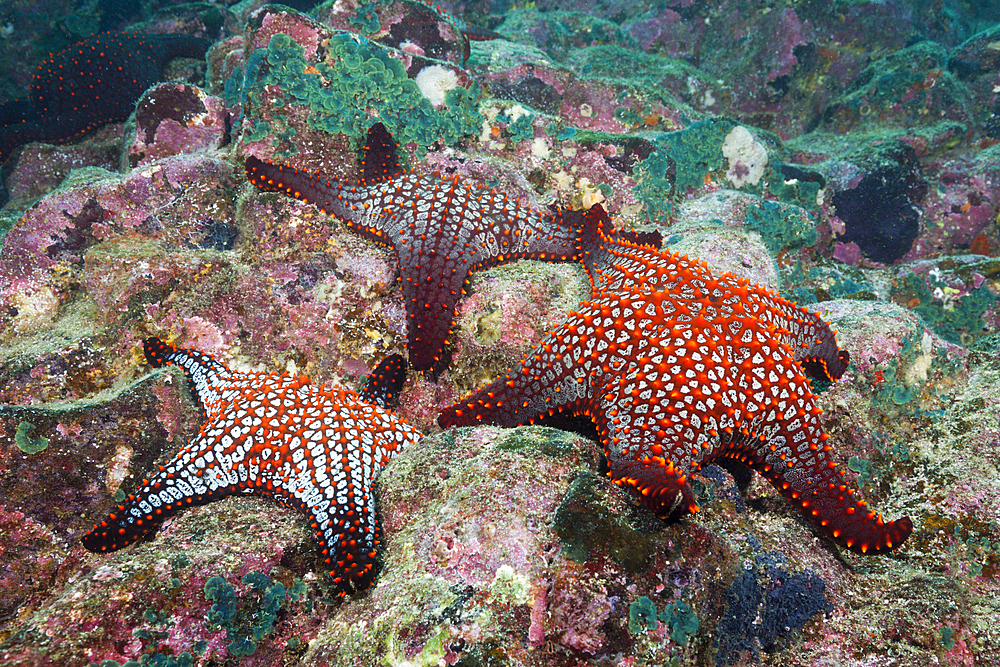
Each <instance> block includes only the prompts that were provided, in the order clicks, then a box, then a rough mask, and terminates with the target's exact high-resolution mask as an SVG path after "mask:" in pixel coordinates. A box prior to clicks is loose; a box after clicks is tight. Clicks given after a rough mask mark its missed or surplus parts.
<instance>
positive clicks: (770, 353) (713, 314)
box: [438, 229, 912, 553]
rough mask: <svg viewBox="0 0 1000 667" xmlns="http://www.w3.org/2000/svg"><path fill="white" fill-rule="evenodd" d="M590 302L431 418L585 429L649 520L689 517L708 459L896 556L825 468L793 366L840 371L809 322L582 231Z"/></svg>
mask: <svg viewBox="0 0 1000 667" xmlns="http://www.w3.org/2000/svg"><path fill="white" fill-rule="evenodd" d="M597 238H598V240H599V243H597V244H596V247H595V248H594V249H593V250H592V252H590V253H588V254H587V255H586V257H585V258H584V264H585V265H586V267H587V269H588V272H589V275H590V278H591V284H592V291H593V293H592V297H591V299H590V300H589V301H586V302H584V303H583V304H582V305H581V306H580V308H579V310H577V311H575V312H572V313H570V314H569V316H568V318H567V320H566V321H565V322H564V323H563V324H561V325H559V326H558V327H557V328H556V329H555V330H554V331H552V332H551V333H550V334H549V335H548V337H547V338H546V339H545V340H544V341H543V342H542V343H541V345H540V346H539V347H538V348H537V349H536V350H534V351H533V352H532V353H530V354H529V355H528V356H527V358H526V359H525V360H524V362H523V364H522V366H521V367H520V368H519V369H518V368H515V369H512V370H511V371H510V373H509V374H507V376H506V377H501V378H498V379H497V380H495V381H494V382H493V383H491V384H489V385H488V386H486V387H483V388H481V389H480V390H478V391H477V392H475V393H473V394H472V395H470V396H468V397H466V398H465V399H463V400H461V401H459V402H458V403H457V404H455V405H453V406H451V407H449V408H447V409H446V410H444V411H443V412H442V413H441V415H440V416H439V418H438V423H439V424H440V425H441V426H442V427H449V426H463V425H472V424H475V423H479V422H485V423H492V424H498V425H501V426H507V427H512V426H517V425H521V424H525V423H530V422H534V421H535V420H536V419H539V418H542V417H545V416H549V415H553V414H555V413H556V412H560V411H566V412H568V413H572V414H575V415H579V416H585V417H588V418H590V419H592V420H593V421H594V422H595V424H596V426H597V430H598V433H599V436H600V439H601V441H602V443H603V446H604V451H605V454H606V456H607V458H608V462H609V464H610V468H611V472H610V475H611V477H612V480H613V481H614V482H615V483H616V484H618V485H621V486H623V487H627V488H629V489H631V490H632V491H633V492H634V493H636V494H637V495H638V497H639V499H640V500H641V501H642V502H643V503H644V504H645V505H646V506H648V507H649V508H650V509H652V510H653V511H654V512H655V513H656V514H657V515H659V516H660V517H663V518H677V517H679V516H681V515H683V514H685V513H687V512H696V511H698V506H697V504H696V503H695V496H694V493H693V492H692V490H691V487H690V485H689V484H688V482H687V480H688V476H689V475H690V474H691V473H692V472H695V471H697V470H699V469H700V468H701V467H703V466H705V465H708V464H709V463H712V462H716V461H717V462H720V463H722V464H730V465H731V464H733V463H736V464H742V465H745V466H749V467H750V468H752V469H754V470H756V471H758V472H759V473H761V474H762V475H763V476H764V477H765V478H766V479H767V480H768V481H770V482H771V484H773V485H774V486H775V487H776V488H777V489H778V491H780V492H781V494H782V495H783V496H785V498H787V499H788V500H790V501H791V502H792V503H793V504H794V505H795V506H797V507H799V508H800V510H801V511H802V512H803V514H804V515H805V516H806V518H808V519H809V520H810V521H811V522H812V523H814V524H815V525H817V526H819V527H820V529H821V530H822V531H823V532H825V533H826V534H827V535H829V536H830V537H831V538H833V540H834V541H835V542H837V543H838V544H841V545H843V546H845V547H847V548H848V549H851V550H853V551H856V552H860V553H869V552H876V553H877V552H883V551H889V550H892V549H894V548H896V547H898V546H899V545H900V544H901V543H902V542H903V540H905V539H906V538H907V536H908V535H909V534H910V532H911V530H912V523H911V521H910V519H909V518H908V517H903V518H901V519H899V520H897V521H892V522H888V523H887V522H885V521H883V519H882V516H881V515H876V513H875V512H872V511H870V510H868V509H867V508H866V505H865V502H864V501H863V500H859V499H858V498H856V497H855V491H854V490H853V489H851V488H850V487H849V486H848V485H847V482H846V480H845V479H844V473H843V471H842V470H839V469H837V467H836V466H837V464H836V463H835V462H833V461H832V460H831V458H830V455H829V451H830V450H831V447H830V446H828V445H826V444H824V443H825V441H826V440H827V438H828V436H827V434H826V433H824V432H823V428H822V424H821V423H820V418H819V416H820V413H821V410H820V409H819V408H818V407H817V406H816V402H815V400H814V397H813V394H812V392H811V389H810V384H809V381H808V380H807V379H806V377H805V375H804V372H803V371H804V369H807V370H809V371H810V373H815V374H817V375H820V374H821V375H823V376H827V377H829V378H831V379H836V378H838V377H839V376H840V374H842V373H843V371H844V369H845V368H846V366H847V362H848V360H849V358H848V355H847V353H846V352H845V351H842V350H839V349H838V348H837V345H836V340H835V338H834V335H833V332H832V331H831V330H830V328H829V327H828V326H827V325H826V324H825V323H824V322H823V321H822V320H821V319H820V318H819V317H817V316H816V315H814V314H812V313H808V312H806V311H804V310H802V309H800V308H797V307H795V305H794V304H792V303H791V302H788V301H786V300H784V299H782V298H781V297H779V296H776V295H774V294H772V293H770V292H768V291H767V290H765V289H763V288H761V287H759V286H756V285H753V284H751V283H749V282H748V281H746V280H744V279H741V278H737V277H735V276H733V275H731V274H725V275H722V276H721V277H719V278H715V277H713V276H712V274H711V273H709V271H708V269H707V267H706V266H705V265H703V264H701V263H699V262H696V261H691V260H689V259H688V258H687V257H680V256H678V255H675V254H670V253H667V252H661V251H659V250H657V249H656V248H654V247H650V246H648V245H638V244H636V243H634V242H633V241H632V240H630V239H628V238H623V237H621V236H617V235H614V234H607V233H605V232H604V231H601V229H598V230H597Z"/></svg>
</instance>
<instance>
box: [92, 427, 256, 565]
mask: <svg viewBox="0 0 1000 667" xmlns="http://www.w3.org/2000/svg"><path fill="white" fill-rule="evenodd" d="M226 436H227V438H228V437H229V436H228V434H226ZM221 439H222V436H219V435H217V436H215V437H212V436H210V435H208V434H205V433H204V432H203V433H202V435H201V436H199V437H198V438H196V439H195V440H193V441H192V442H191V443H190V444H189V445H188V446H186V447H185V448H184V449H182V450H181V451H180V452H179V453H178V454H177V456H176V457H174V459H173V460H171V461H170V462H167V463H164V464H161V465H160V466H159V471H158V472H157V473H156V474H155V475H153V477H151V478H150V479H146V480H143V483H142V486H141V487H140V488H139V490H138V491H136V493H134V494H132V495H130V496H129V497H128V499H127V500H126V501H125V503H124V504H121V505H118V507H117V508H116V509H115V510H114V511H112V512H111V513H110V514H109V515H108V517H107V518H106V519H105V520H103V521H101V522H100V523H98V524H95V525H94V527H93V528H91V529H90V531H89V532H88V533H87V534H86V535H85V536H84V537H83V539H82V542H83V546H84V547H86V548H87V550H89V551H95V552H111V551H117V550H118V549H121V548H123V547H127V546H128V545H130V544H132V543H133V542H135V541H136V540H138V539H140V538H142V537H144V536H146V535H149V534H152V533H154V532H155V531H156V529H157V528H158V527H159V525H160V524H161V523H163V522H164V521H166V520H167V519H169V518H170V517H171V516H173V515H175V514H177V512H179V511H181V510H182V509H185V508H188V507H195V506H198V505H204V504H206V503H209V502H212V501H213V500H219V499H221V498H225V497H226V496H230V495H232V494H234V493H237V492H238V486H237V484H236V482H237V481H238V480H237V479H236V478H235V475H234V474H231V471H227V472H226V473H225V474H224V473H223V471H225V470H227V468H226V467H224V464H223V462H222V461H220V460H219V458H218V457H216V456H214V455H213V450H214V449H216V448H217V447H218V446H219V441H220V440H221Z"/></svg>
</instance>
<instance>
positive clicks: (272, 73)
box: [227, 33, 483, 157]
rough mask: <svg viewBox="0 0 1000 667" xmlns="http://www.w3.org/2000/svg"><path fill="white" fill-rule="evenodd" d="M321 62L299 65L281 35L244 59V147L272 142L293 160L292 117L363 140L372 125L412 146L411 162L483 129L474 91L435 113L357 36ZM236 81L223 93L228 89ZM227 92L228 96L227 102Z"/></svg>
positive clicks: (341, 36)
mask: <svg viewBox="0 0 1000 667" xmlns="http://www.w3.org/2000/svg"><path fill="white" fill-rule="evenodd" d="M326 53H327V55H326V60H325V61H324V62H319V63H313V62H310V61H308V60H306V57H305V51H304V49H303V48H302V46H300V45H299V44H298V43H296V42H295V40H294V39H292V38H291V37H290V36H289V35H287V34H285V33H277V34H275V35H273V36H272V37H271V40H270V42H269V43H268V46H267V48H262V49H256V50H255V51H254V52H253V53H251V54H250V55H249V56H248V58H247V63H246V67H245V73H244V82H243V86H242V96H241V100H242V102H243V110H244V113H245V114H246V117H247V119H248V120H249V123H248V128H247V130H246V131H245V134H244V139H245V140H246V141H259V140H263V139H266V138H268V137H270V138H271V143H272V145H273V146H274V148H275V150H276V151H277V152H278V153H279V154H281V155H284V156H288V155H292V154H294V153H297V152H298V150H299V147H298V145H297V144H296V141H297V137H296V131H295V127H294V122H293V121H292V120H290V119H291V118H293V113H294V112H296V111H297V110H299V109H301V110H304V111H305V113H304V114H298V116H299V117H304V118H305V123H306V124H307V125H308V126H309V127H310V128H312V129H315V130H320V131H322V132H327V133H330V134H346V135H348V136H351V137H362V136H364V134H365V132H366V131H367V130H368V128H369V126H370V125H371V124H372V122H373V120H372V119H374V118H378V120H380V121H381V122H382V123H383V124H384V125H385V126H386V128H387V129H388V130H389V131H390V132H391V133H392V134H393V137H394V138H395V139H396V141H398V142H399V143H401V144H411V143H412V144H415V145H416V151H417V155H418V157H419V156H420V155H421V154H422V153H423V152H425V151H426V150H427V148H428V147H429V146H431V145H432V144H435V143H438V142H444V143H445V144H454V143H457V142H458V141H460V140H461V139H462V138H464V137H470V136H475V135H477V134H478V132H479V128H480V126H481V124H482V122H483V118H482V116H481V115H480V113H479V105H478V102H479V97H480V94H481V91H480V89H479V86H478V85H476V84H473V85H471V86H470V87H469V88H463V87H462V86H457V87H455V88H452V89H451V90H449V91H448V92H447V94H446V96H445V104H444V106H443V108H441V109H437V108H435V107H434V105H433V104H432V103H431V102H430V100H428V99H427V98H426V97H424V95H423V94H422V93H421V92H420V88H419V87H418V86H417V84H416V83H415V82H414V81H413V79H411V78H409V76H408V75H407V73H406V69H405V67H404V66H403V62H402V61H401V60H400V59H398V58H394V57H392V56H391V55H390V52H389V51H388V50H387V49H386V48H385V47H382V46H380V45H378V44H376V43H374V42H372V41H370V40H368V39H366V38H364V37H361V36H359V35H353V34H350V33H338V34H334V35H333V36H332V37H331V38H330V40H329V42H328V44H327V51H326ZM235 79H236V77H235V75H234V77H233V79H232V80H231V81H230V82H227V87H228V88H235V86H236V82H235ZM228 88H227V97H230V96H231V95H233V93H232V92H231V91H229V90H228Z"/></svg>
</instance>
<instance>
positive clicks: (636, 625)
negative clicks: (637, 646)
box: [628, 596, 656, 635]
mask: <svg viewBox="0 0 1000 667" xmlns="http://www.w3.org/2000/svg"><path fill="white" fill-rule="evenodd" d="M628 629H629V632H631V633H632V634H634V635H637V634H639V633H640V632H646V631H647V630H655V629H656V603H655V602H653V601H652V600H650V599H649V598H647V597H646V596H643V597H641V598H639V599H638V600H636V601H635V602H633V603H632V604H630V605H629V606H628Z"/></svg>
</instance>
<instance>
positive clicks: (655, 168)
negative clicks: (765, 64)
mask: <svg viewBox="0 0 1000 667" xmlns="http://www.w3.org/2000/svg"><path fill="white" fill-rule="evenodd" d="M734 127H736V123H735V122H734V121H732V120H729V119H728V118H710V119H708V120H703V121H701V122H698V123H694V124H693V125H691V126H690V127H688V128H685V129H683V130H680V131H679V132H670V133H669V134H664V135H662V136H660V137H657V138H656V139H655V140H654V143H655V144H656V150H655V151H654V152H653V153H652V154H651V155H650V156H649V157H648V158H646V159H645V160H643V161H642V163H641V164H640V166H639V167H638V172H639V183H638V185H636V186H635V196H636V199H638V200H639V201H640V202H642V203H643V204H645V205H646V210H647V211H648V212H649V215H650V217H651V218H653V220H655V221H657V222H668V221H669V220H670V219H671V218H672V217H673V216H674V214H675V213H676V207H677V204H678V202H680V201H681V200H682V199H683V197H684V194H685V193H686V192H687V190H688V188H691V189H696V188H700V187H702V186H703V185H705V175H706V174H708V173H710V172H713V171H716V170H718V169H721V168H722V166H723V161H724V160H725V158H724V157H723V155H722V144H723V142H724V141H725V139H726V135H728V134H729V133H730V132H731V131H732V129H733V128H734Z"/></svg>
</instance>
